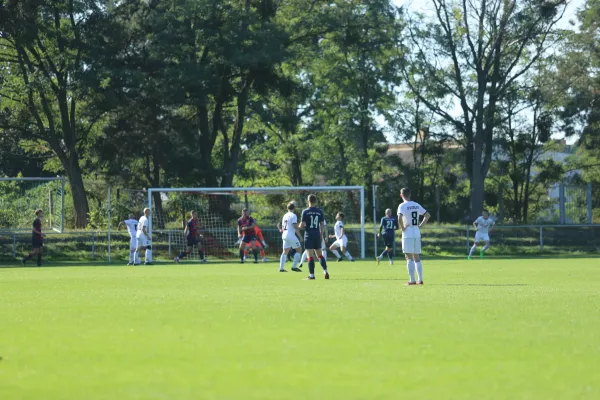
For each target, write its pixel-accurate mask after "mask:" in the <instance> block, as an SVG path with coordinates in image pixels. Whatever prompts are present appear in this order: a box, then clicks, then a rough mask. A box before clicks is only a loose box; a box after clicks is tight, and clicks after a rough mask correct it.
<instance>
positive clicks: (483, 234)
mask: <svg viewBox="0 0 600 400" xmlns="http://www.w3.org/2000/svg"><path fill="white" fill-rule="evenodd" d="M482 214H483V215H482V216H481V217H479V218H477V219H476V220H475V222H473V226H474V227H475V243H473V247H471V251H469V260H470V259H471V258H472V257H473V253H475V250H476V249H477V245H478V244H479V243H481V242H484V243H485V246H483V248H482V249H481V251H480V252H479V257H481V258H483V254H484V253H485V251H486V250H487V249H489V248H490V231H491V230H493V229H494V226H495V224H496V223H495V222H494V220H493V219H491V218H490V213H488V212H487V210H483V213H482Z"/></svg>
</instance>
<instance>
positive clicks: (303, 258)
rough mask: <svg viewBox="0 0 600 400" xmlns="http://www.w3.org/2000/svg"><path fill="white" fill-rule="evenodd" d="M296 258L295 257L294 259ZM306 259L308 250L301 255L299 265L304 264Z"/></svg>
mask: <svg viewBox="0 0 600 400" xmlns="http://www.w3.org/2000/svg"><path fill="white" fill-rule="evenodd" d="M294 258H296V257H294ZM307 258H308V250H304V253H302V260H300V264H304V263H305V262H306V259H307Z"/></svg>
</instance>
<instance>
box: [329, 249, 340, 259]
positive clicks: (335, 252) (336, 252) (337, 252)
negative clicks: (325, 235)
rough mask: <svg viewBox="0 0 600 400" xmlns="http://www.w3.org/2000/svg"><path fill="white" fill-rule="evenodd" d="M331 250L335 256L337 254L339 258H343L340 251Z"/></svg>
mask: <svg viewBox="0 0 600 400" xmlns="http://www.w3.org/2000/svg"><path fill="white" fill-rule="evenodd" d="M331 252H332V253H333V255H334V256H336V257H337V258H342V255H341V254H340V252H339V251H337V249H336V250H331Z"/></svg>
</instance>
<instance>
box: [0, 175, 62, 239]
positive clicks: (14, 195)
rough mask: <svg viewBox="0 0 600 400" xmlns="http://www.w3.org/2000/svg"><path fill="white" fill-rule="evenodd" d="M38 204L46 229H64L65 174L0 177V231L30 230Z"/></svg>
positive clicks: (59, 230) (60, 230)
mask: <svg viewBox="0 0 600 400" xmlns="http://www.w3.org/2000/svg"><path fill="white" fill-rule="evenodd" d="M38 208H41V209H43V210H44V214H45V215H44V220H43V221H42V223H43V225H44V229H52V230H55V231H57V232H61V233H62V232H63V230H64V225H65V178H64V177H56V178H0V231H21V230H23V231H27V230H31V224H32V221H33V219H34V218H35V215H34V214H33V213H34V211H35V210H36V209H38Z"/></svg>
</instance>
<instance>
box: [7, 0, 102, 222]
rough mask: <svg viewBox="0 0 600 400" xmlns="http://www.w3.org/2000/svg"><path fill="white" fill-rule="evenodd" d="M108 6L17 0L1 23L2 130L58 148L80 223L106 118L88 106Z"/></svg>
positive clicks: (82, 0)
mask: <svg viewBox="0 0 600 400" xmlns="http://www.w3.org/2000/svg"><path fill="white" fill-rule="evenodd" d="M102 8H103V4H102V3H100V2H97V1H91V0H66V1H52V2H41V1H36V0H26V1H9V2H8V3H7V4H6V5H5V6H4V7H3V13H2V17H3V19H2V21H1V25H0V26H1V28H0V63H1V64H0V69H1V70H2V78H1V86H0V97H1V100H0V101H1V105H2V113H1V114H0V128H1V129H2V131H3V133H4V134H6V135H13V136H16V137H19V138H21V139H27V140H30V141H33V142H34V143H37V144H38V146H43V145H47V146H48V147H49V148H50V149H51V150H52V152H53V153H54V154H55V155H56V157H57V158H58V160H59V161H60V164H61V166H62V168H63V169H64V171H65V172H66V174H67V176H68V178H69V182H70V184H71V191H72V195H73V203H74V207H75V225H76V226H77V227H80V228H82V227H85V226H86V225H87V217H88V212H89V206H88V200H87V196H86V193H85V189H84V184H83V171H82V167H81V164H80V163H81V159H82V153H83V152H84V149H85V146H86V145H87V144H88V143H87V140H88V138H89V135H90V132H91V130H92V128H93V127H94V125H95V123H96V122H97V120H98V119H99V118H101V115H98V114H95V113H94V112H92V110H86V102H85V99H84V98H83V96H82V89H83V88H82V79H83V76H84V75H85V73H86V62H85V60H86V56H87V54H88V52H90V51H93V49H91V48H89V47H88V41H89V38H90V37H92V36H93V35H94V34H95V26H96V24H97V23H98V22H99V21H101V20H102V18H103V13H102ZM30 143H31V142H30Z"/></svg>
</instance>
